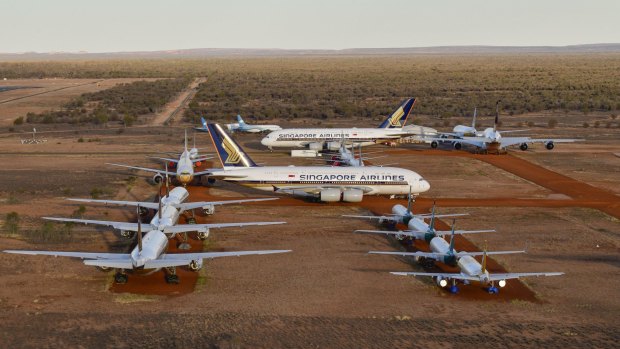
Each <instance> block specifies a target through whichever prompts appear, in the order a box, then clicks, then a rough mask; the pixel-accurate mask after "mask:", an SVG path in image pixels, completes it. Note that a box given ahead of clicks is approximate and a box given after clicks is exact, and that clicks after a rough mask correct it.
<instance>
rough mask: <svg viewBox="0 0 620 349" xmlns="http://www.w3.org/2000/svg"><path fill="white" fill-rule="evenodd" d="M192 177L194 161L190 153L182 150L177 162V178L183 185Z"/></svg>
mask: <svg viewBox="0 0 620 349" xmlns="http://www.w3.org/2000/svg"><path fill="white" fill-rule="evenodd" d="M192 179H194V163H193V162H192V159H191V153H190V152H189V151H187V150H184V151H183V153H182V154H181V156H180V157H179V162H177V180H178V181H179V182H181V184H183V185H187V184H189V183H190V182H191V181H192Z"/></svg>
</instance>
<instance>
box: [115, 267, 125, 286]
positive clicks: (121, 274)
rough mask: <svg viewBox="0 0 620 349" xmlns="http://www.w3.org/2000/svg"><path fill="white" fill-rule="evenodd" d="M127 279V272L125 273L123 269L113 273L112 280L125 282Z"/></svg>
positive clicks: (119, 282) (118, 282) (120, 282)
mask: <svg viewBox="0 0 620 349" xmlns="http://www.w3.org/2000/svg"><path fill="white" fill-rule="evenodd" d="M127 279H128V277H127V273H125V271H124V270H122V269H121V270H119V271H118V272H116V274H114V282H115V283H117V284H121V285H122V284H126V283H127Z"/></svg>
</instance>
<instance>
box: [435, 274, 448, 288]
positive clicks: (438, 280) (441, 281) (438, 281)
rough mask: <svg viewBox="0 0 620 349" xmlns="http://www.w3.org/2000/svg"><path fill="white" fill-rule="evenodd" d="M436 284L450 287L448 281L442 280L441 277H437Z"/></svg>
mask: <svg viewBox="0 0 620 349" xmlns="http://www.w3.org/2000/svg"><path fill="white" fill-rule="evenodd" d="M435 282H436V283H437V285H439V286H440V287H446V286H448V280H447V279H444V278H442V277H441V276H437V277H435Z"/></svg>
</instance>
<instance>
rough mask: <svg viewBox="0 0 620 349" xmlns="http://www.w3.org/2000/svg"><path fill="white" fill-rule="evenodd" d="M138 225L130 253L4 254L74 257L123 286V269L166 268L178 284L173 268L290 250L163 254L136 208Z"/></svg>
mask: <svg viewBox="0 0 620 349" xmlns="http://www.w3.org/2000/svg"><path fill="white" fill-rule="evenodd" d="M137 210H138V222H137V223H135V226H136V232H137V234H136V236H137V240H138V244H137V246H136V247H135V248H134V249H133V250H132V251H131V253H105V252H102V253H100V252H65V251H25V250H4V251H3V252H5V253H15V254H27V255H47V256H54V257H58V256H60V257H74V258H80V259H83V260H84V264H86V265H92V266H95V267H99V268H101V269H104V270H107V269H111V268H116V269H120V270H119V271H118V272H117V273H116V274H115V276H114V280H115V281H116V282H117V283H125V282H127V278H128V277H127V274H126V273H125V270H126V269H134V270H135V269H161V268H166V270H167V272H168V273H167V275H166V282H168V283H178V282H179V279H178V276H177V275H176V267H182V266H185V267H188V268H189V269H190V270H192V271H198V270H200V269H201V268H202V266H203V262H204V260H205V259H210V258H218V257H229V256H245V255H257V254H273V253H285V252H290V250H263V251H234V252H198V253H165V252H166V250H167V247H168V237H167V236H166V232H164V231H160V230H157V229H156V228H155V227H152V226H151V225H149V224H147V225H146V228H147V229H148V230H149V231H148V232H147V233H146V234H145V235H144V237H143V236H142V224H141V222H140V214H139V213H140V207H139V206H138V208H137Z"/></svg>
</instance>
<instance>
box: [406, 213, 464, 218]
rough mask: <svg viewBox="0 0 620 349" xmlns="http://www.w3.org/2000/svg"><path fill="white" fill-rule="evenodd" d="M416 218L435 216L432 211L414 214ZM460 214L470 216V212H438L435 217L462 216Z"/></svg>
mask: <svg viewBox="0 0 620 349" xmlns="http://www.w3.org/2000/svg"><path fill="white" fill-rule="evenodd" d="M413 216H414V217H416V218H431V217H432V216H433V214H432V213H428V214H426V213H425V214H414V215H413ZM460 216H469V213H446V214H436V215H435V218H447V217H460Z"/></svg>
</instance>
